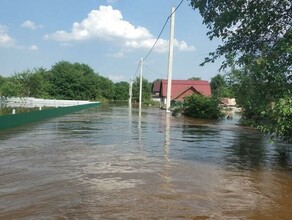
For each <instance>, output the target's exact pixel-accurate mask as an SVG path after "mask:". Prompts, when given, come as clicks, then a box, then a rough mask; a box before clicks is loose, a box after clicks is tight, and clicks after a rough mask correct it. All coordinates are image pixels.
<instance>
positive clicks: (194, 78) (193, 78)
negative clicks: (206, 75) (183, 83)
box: [188, 76, 201, 80]
mask: <svg viewBox="0 0 292 220" xmlns="http://www.w3.org/2000/svg"><path fill="white" fill-rule="evenodd" d="M188 80H201V77H198V76H194V77H191V78H189V79H188Z"/></svg>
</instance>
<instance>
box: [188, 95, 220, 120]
mask: <svg viewBox="0 0 292 220" xmlns="http://www.w3.org/2000/svg"><path fill="white" fill-rule="evenodd" d="M183 114H184V115H185V116H188V117H192V118H201V119H219V118H221V117H223V116H224V114H223V113H222V111H221V107H220V106H219V100H218V99H217V98H213V97H205V96H202V95H196V94H195V95H192V96H188V97H186V98H185V102H184V111H183Z"/></svg>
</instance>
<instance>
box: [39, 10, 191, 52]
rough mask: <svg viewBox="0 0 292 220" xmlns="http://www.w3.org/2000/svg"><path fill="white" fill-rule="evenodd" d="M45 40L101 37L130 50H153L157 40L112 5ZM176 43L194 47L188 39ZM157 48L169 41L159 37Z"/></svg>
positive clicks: (187, 48)
mask: <svg viewBox="0 0 292 220" xmlns="http://www.w3.org/2000/svg"><path fill="white" fill-rule="evenodd" d="M45 39H51V40H56V41H61V42H68V41H85V40H93V39H102V40H107V41H112V42H115V43H117V44H119V45H121V46H122V47H125V48H127V49H139V48H142V49H150V48H151V47H152V46H153V44H154V42H155V41H156V38H155V37H154V36H153V35H152V34H151V33H150V32H149V30H148V29H147V28H145V27H140V26H137V27H135V26H134V25H132V24H131V23H130V22H128V21H126V20H124V19H123V15H122V13H121V12H120V11H119V10H115V9H113V8H112V6H100V7H99V9H98V10H92V11H91V12H90V13H89V14H88V16H87V18H85V19H84V20H83V21H81V22H80V23H78V22H74V23H73V25H72V29H71V31H70V32H67V31H64V30H60V31H57V32H55V33H52V34H48V35H46V36H45ZM175 46H176V47H177V48H178V49H179V50H181V51H193V50H194V49H195V48H194V47H193V46H189V45H188V44H187V43H186V42H185V41H178V40H176V41H175ZM155 51H157V52H165V51H168V41H167V40H164V39H159V41H158V42H157V44H156V47H155Z"/></svg>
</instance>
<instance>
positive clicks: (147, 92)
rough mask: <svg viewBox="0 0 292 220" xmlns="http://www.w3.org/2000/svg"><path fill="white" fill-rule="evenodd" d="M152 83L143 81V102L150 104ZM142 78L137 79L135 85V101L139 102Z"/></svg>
mask: <svg viewBox="0 0 292 220" xmlns="http://www.w3.org/2000/svg"><path fill="white" fill-rule="evenodd" d="M151 87H152V83H151V82H149V81H148V80H147V79H145V78H143V79H142V102H149V101H150V98H151ZM139 91H140V78H139V77H137V78H136V79H135V80H134V83H133V101H136V102H139Z"/></svg>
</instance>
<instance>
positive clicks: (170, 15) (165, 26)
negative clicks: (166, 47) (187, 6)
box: [143, 0, 184, 60]
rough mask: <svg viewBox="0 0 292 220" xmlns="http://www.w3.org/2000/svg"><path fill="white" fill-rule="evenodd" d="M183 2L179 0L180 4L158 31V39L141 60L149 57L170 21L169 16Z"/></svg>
mask: <svg viewBox="0 0 292 220" xmlns="http://www.w3.org/2000/svg"><path fill="white" fill-rule="evenodd" d="M183 2H184V0H181V2H180V3H179V4H178V6H177V7H176V8H175V9H174V11H173V12H172V13H171V14H170V15H169V16H168V17H167V19H166V21H165V23H164V25H163V27H162V29H161V31H160V33H159V35H158V37H157V38H156V41H155V42H154V44H153V46H152V47H151V49H150V50H149V52H148V53H147V55H146V56H145V57H144V58H143V60H146V59H147V58H148V57H149V55H150V54H151V52H152V51H153V49H154V47H155V46H156V44H157V42H158V40H159V39H160V37H161V35H162V33H163V31H164V29H165V27H166V25H167V23H168V21H169V19H170V18H171V16H172V15H173V14H174V13H175V12H176V10H177V9H178V8H179V7H180V6H181V4H182V3H183Z"/></svg>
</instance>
